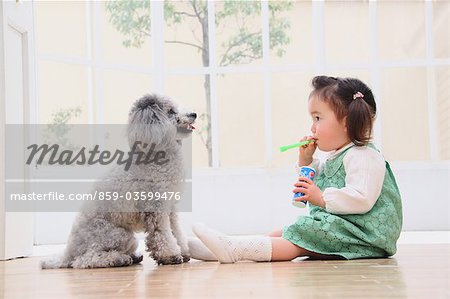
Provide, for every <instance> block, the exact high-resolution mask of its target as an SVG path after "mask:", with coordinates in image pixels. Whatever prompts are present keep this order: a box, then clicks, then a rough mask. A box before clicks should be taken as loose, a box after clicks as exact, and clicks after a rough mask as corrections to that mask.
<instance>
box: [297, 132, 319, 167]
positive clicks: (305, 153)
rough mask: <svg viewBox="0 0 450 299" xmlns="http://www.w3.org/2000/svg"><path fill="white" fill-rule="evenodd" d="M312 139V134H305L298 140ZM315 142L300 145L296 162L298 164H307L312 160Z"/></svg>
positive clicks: (315, 146)
mask: <svg viewBox="0 0 450 299" xmlns="http://www.w3.org/2000/svg"><path fill="white" fill-rule="evenodd" d="M305 140H314V138H313V137H312V136H305V137H303V138H302V139H301V140H300V141H305ZM316 148H317V144H316V143H315V142H311V143H308V144H307V145H303V146H300V147H299V149H298V154H299V155H298V162H299V166H307V165H309V164H311V163H312V161H313V154H314V152H315V151H316Z"/></svg>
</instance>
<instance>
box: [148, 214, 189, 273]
mask: <svg viewBox="0 0 450 299" xmlns="http://www.w3.org/2000/svg"><path fill="white" fill-rule="evenodd" d="M146 223H147V228H146V233H147V237H146V239H145V243H146V246H147V251H149V252H150V256H151V257H152V258H153V259H154V260H155V261H156V262H157V263H158V265H161V264H162V265H169V264H181V263H182V262H183V257H182V255H181V249H180V246H178V244H177V240H176V239H175V237H174V236H173V234H172V230H171V228H170V218H169V214H167V213H149V215H148V217H147V219H146Z"/></svg>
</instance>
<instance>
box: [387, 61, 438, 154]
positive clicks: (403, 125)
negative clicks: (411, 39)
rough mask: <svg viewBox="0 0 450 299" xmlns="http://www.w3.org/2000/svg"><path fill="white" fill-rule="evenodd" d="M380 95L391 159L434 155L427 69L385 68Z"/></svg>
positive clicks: (388, 151)
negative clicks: (431, 142)
mask: <svg viewBox="0 0 450 299" xmlns="http://www.w3.org/2000/svg"><path fill="white" fill-rule="evenodd" d="M380 97H381V98H382V99H383V100H382V107H381V108H382V131H383V132H382V138H383V153H384V154H385V155H386V157H387V158H388V160H394V161H408V160H428V159H430V146H429V143H428V140H429V134H428V131H429V126H428V101H427V72H426V69H425V68H393V69H387V70H385V71H383V72H382V95H380ZM405 132H407V133H406V134H405Z"/></svg>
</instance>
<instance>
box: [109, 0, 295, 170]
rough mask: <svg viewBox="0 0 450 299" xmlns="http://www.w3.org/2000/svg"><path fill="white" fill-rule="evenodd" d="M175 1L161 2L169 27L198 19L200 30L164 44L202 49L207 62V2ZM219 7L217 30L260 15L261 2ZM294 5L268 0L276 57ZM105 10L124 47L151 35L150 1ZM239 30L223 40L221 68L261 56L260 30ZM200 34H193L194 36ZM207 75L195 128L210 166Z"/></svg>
mask: <svg viewBox="0 0 450 299" xmlns="http://www.w3.org/2000/svg"><path fill="white" fill-rule="evenodd" d="M174 3H175V1H164V18H165V22H166V24H167V25H168V26H174V27H176V26H183V24H184V23H185V22H186V20H187V19H190V20H194V21H195V22H198V23H199V25H200V27H201V30H200V31H199V32H192V34H193V35H194V40H196V41H198V42H197V43H192V42H187V41H183V40H182V38H180V39H177V40H165V42H166V43H176V44H180V45H184V46H187V47H194V48H196V49H197V50H198V51H200V52H201V56H202V65H203V66H204V67H208V66H209V65H210V63H209V59H210V52H209V46H208V45H209V36H208V33H209V32H208V26H209V23H208V5H207V2H206V1H197V0H190V1H188V2H187V3H188V4H189V9H185V10H184V11H179V10H177V7H176V5H174ZM222 4H223V5H221V6H220V7H218V10H217V11H216V15H215V23H216V24H215V25H216V32H218V33H217V34H219V32H221V31H222V28H224V27H226V26H227V24H229V22H230V20H231V19H230V17H232V16H235V17H236V16H239V17H240V18H242V19H243V20H245V18H251V17H255V16H260V15H261V2H260V1H230V0H227V1H223V2H222ZM292 8H293V2H291V1H270V2H269V14H270V19H269V28H270V33H269V43H270V49H271V50H272V51H274V52H275V53H276V55H278V56H280V57H281V56H282V55H284V53H285V50H284V47H285V46H286V45H288V44H289V42H290V39H289V36H288V30H289V28H290V23H289V21H288V20H287V19H285V18H283V17H282V16H281V14H282V13H283V12H285V11H289V10H291V9H292ZM106 11H107V13H108V14H109V21H110V22H111V23H112V25H113V26H114V27H115V29H116V30H118V31H119V32H120V33H122V34H123V35H124V40H123V45H124V46H125V47H141V46H142V44H143V43H144V41H145V39H146V38H147V37H148V36H151V15H150V1H135V0H128V1H108V2H107V3H106ZM239 23H240V24H233V25H238V27H239V28H238V29H237V30H236V31H235V32H234V33H233V34H232V35H231V36H230V37H229V38H228V39H227V40H226V41H224V42H223V43H222V44H221V45H220V47H222V50H223V51H222V53H223V54H222V55H221V56H220V57H218V60H217V61H218V66H220V67H224V66H229V65H234V64H246V63H250V62H252V61H254V60H256V59H260V58H261V57H262V48H263V44H262V43H263V42H262V32H261V30H251V29H250V28H248V27H247V26H246V25H245V22H239ZM197 34H198V35H200V36H196V35H197ZM209 76H210V75H209V74H206V75H205V78H204V90H205V98H206V115H202V116H201V117H203V118H205V120H206V126H205V127H204V128H202V129H200V130H198V132H197V133H198V134H200V138H201V139H202V141H203V143H204V145H205V146H206V148H207V151H208V164H209V165H210V166H211V165H212V150H211V87H210V78H209Z"/></svg>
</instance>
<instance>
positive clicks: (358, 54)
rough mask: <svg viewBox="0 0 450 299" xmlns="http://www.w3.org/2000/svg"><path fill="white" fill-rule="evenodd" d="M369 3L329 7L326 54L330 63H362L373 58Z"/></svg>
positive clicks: (339, 2)
mask: <svg viewBox="0 0 450 299" xmlns="http://www.w3.org/2000/svg"><path fill="white" fill-rule="evenodd" d="M369 33H370V16H369V3H368V2H356V1H350V2H345V1H336V2H326V4H325V45H326V47H325V49H326V51H325V53H326V59H327V62H330V63H343V62H349V63H358V62H359V63H361V62H366V63H367V62H368V61H369V58H370V34H369Z"/></svg>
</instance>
